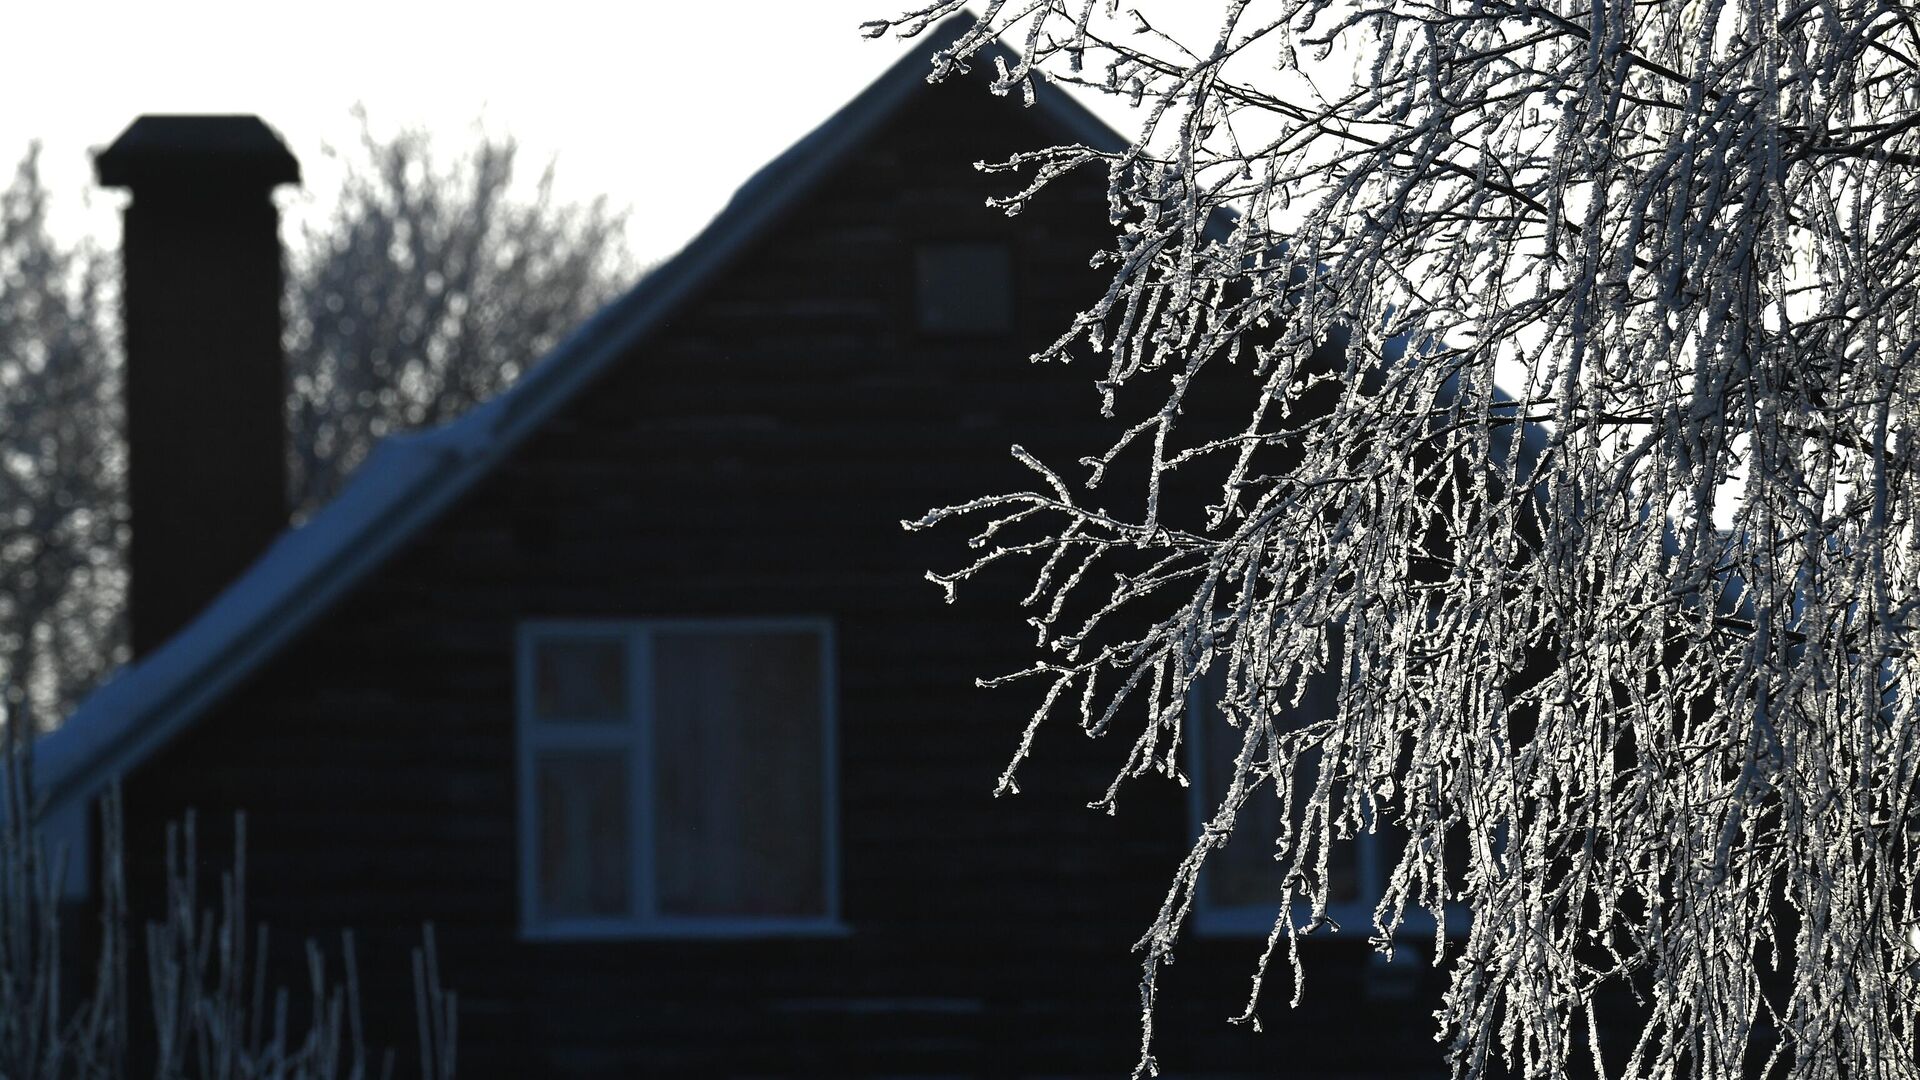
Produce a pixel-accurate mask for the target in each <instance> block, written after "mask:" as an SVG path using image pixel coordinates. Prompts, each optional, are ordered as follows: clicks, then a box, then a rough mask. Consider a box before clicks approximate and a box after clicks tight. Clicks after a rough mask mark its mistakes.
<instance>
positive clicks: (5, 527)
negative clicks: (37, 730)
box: [0, 147, 126, 717]
mask: <svg viewBox="0 0 1920 1080" xmlns="http://www.w3.org/2000/svg"><path fill="white" fill-rule="evenodd" d="M49 202H50V198H49V193H48V191H47V189H46V186H45V184H44V183H43V182H42V180H41V177H40V168H39V150H38V148H37V147H29V148H28V150H27V153H26V155H25V156H24V157H23V158H21V160H20V162H19V165H18V166H17V168H16V169H15V171H14V176H13V179H12V180H11V182H9V183H8V185H7V186H6V188H5V189H4V190H0V709H4V710H6V711H7V712H11V713H15V714H20V712H21V710H22V707H23V706H30V709H29V710H28V711H30V712H32V713H33V714H35V715H39V716H42V717H44V716H48V715H58V710H60V709H62V708H63V706H65V705H66V704H69V703H70V702H71V700H72V697H73V693H74V688H75V685H76V683H85V682H88V681H90V680H91V679H92V678H94V677H95V676H96V675H97V673H99V672H102V671H104V670H105V668H106V665H107V664H108V662H109V661H111V660H112V659H113V658H115V657H116V656H117V655H118V654H119V653H120V651H121V650H122V647H123V644H124V641H125V631H124V627H123V626H122V623H121V620H120V619H119V617H118V613H119V611H120V609H121V608H122V606H123V605H124V604H125V600H126V564H125V547H126V542H125V536H124V531H125V521H126V514H125V500H126V493H125V489H124V483H125V476H126V467H125V449H124V446H123V444H122V442H121V439H120V434H119V433H120V430H121V419H120V418H121V409H120V367H119V356H120V349H119V337H118V333H117V329H116V323H115V322H114V321H113V320H109V319H108V318H107V317H106V313H107V312H108V311H109V310H110V309H111V307H112V303H113V298H114V297H115V296H116V295H117V293H116V292H115V290H114V289H113V276H112V275H111V274H110V273H109V269H110V266H111V264H110V263H109V262H108V261H107V260H106V259H105V258H104V257H103V256H102V255H101V253H100V251H99V249H98V248H96V247H95V246H93V245H91V244H87V243H80V244H68V243H64V242H62V241H61V240H60V239H59V238H57V237H56V236H54V234H53V233H52V232H51V231H50V230H49V228H48V223H47V211H48V206H49ZM29 688H32V689H33V690H34V691H35V693H34V694H33V700H32V701H31V702H28V701H26V700H25V697H26V693H27V690H28V689H29Z"/></svg>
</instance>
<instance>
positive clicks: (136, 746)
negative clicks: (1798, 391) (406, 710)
mask: <svg viewBox="0 0 1920 1080" xmlns="http://www.w3.org/2000/svg"><path fill="white" fill-rule="evenodd" d="M970 25H971V18H970V17H969V16H966V15H959V16H955V17H954V18H951V19H949V20H947V22H945V23H944V24H942V25H941V26H939V27H937V28H936V29H935V30H934V31H932V32H931V33H929V34H928V35H927V39H926V43H927V48H924V49H919V50H915V51H914V52H912V53H909V54H908V55H907V56H906V57H905V58H903V59H901V60H900V61H899V62H898V63H896V64H894V65H893V66H892V67H891V68H889V69H888V70H887V71H886V73H885V74H883V75H881V76H880V78H878V79H877V80H875V81H874V83H873V84H872V85H871V86H869V87H868V88H867V89H866V90H864V91H862V92H861V93H860V94H859V96H857V97H855V98H854V99H853V100H852V101H851V102H849V103H848V104H847V105H846V106H844V107H843V108H842V109H841V110H840V111H839V112H837V113H835V114H834V115H833V116H832V117H831V118H829V119H828V120H827V121H826V122H825V123H823V124H821V125H820V126H819V127H818V128H815V129H814V130H813V131H812V132H811V133H809V134H808V135H807V136H806V137H804V138H802V139H801V140H800V141H799V142H797V143H795V144H794V145H793V146H792V147H791V148H789V149H788V150H787V151H786V152H785V153H783V154H782V155H780V156H779V157H778V158H775V159H774V160H773V161H771V162H769V163H768V164H767V165H766V166H764V167H763V168H761V169H760V171H759V172H757V173H755V174H754V175H753V176H752V177H751V178H749V179H748V180H747V182H746V183H745V184H743V185H742V186H741V187H740V189H739V190H738V191H737V192H736V193H735V194H734V196H733V198H732V200H730V201H729V202H728V204H727V206H726V207H725V208H724V209H723V210H721V211H720V213H719V214H718V215H717V216H716V217H715V218H714V220H713V221H712V223H711V224H709V225H708V226H707V227H706V228H705V229H704V230H702V231H701V232H700V234H699V235H698V236H696V237H694V239H693V240H692V241H690V242H689V243H688V244H687V246H686V247H685V248H684V249H682V250H681V252H680V253H679V254H678V255H676V256H674V257H673V258H672V259H670V260H668V261H667V262H665V263H663V264H662V265H660V266H659V267H658V268H656V269H655V270H654V271H653V272H652V273H650V274H649V275H648V276H647V277H646V278H645V279H644V280H642V281H641V282H640V283H639V284H638V285H636V286H635V287H634V288H633V289H632V290H630V291H629V292H627V293H626V294H625V295H624V296H622V297H621V298H619V299H618V300H615V301H614V302H613V303H611V304H609V305H608V306H607V307H605V308H603V309H602V310H601V311H600V312H599V313H598V314H596V315H595V316H594V317H593V318H591V319H589V320H588V321H587V322H586V323H585V324H584V325H582V326H581V327H580V328H579V329H578V330H576V331H575V332H574V333H573V334H572V335H570V336H569V337H568V338H567V339H566V340H565V341H563V342H562V343H561V344H560V345H559V346H557V347H556V348H555V349H554V350H553V351H552V352H551V353H549V354H548V355H547V356H546V357H545V358H544V359H543V360H541V361H540V362H539V363H538V364H537V365H535V366H534V367H533V369H532V370H531V371H529V372H528V373H527V375H526V376H525V377H524V378H522V379H521V380H520V381H519V382H518V383H517V384H515V385H514V386H513V387H512V388H511V389H509V390H507V391H506V392H504V393H502V394H501V395H499V396H498V397H496V398H494V399H493V400H491V401H489V402H487V403H486V404H485V405H482V406H480V407H479V408H476V409H474V410H472V411H471V412H469V413H467V414H466V415H465V416H462V417H461V418H460V419H458V420H455V421H453V422H452V423H450V424H447V425H445V426H443V427H440V428H437V429H434V430H431V431H425V432H419V433H413V434H405V435H396V436H391V437H389V438H387V439H385V440H383V441H382V442H381V443H380V444H379V445H378V446H376V447H375V448H374V451H373V453H372V454H370V455H369V456H368V458H367V460H366V462H365V464H363V465H362V466H361V467H360V468H359V469H358V470H357V471H356V472H355V473H354V474H353V477H352V479H351V480H350V481H349V482H348V484H347V485H346V487H345V488H344V490H342V491H341V493H340V494H339V496H338V497H337V498H335V499H334V500H333V501H332V502H331V503H329V504H327V505H326V506H325V507H324V508H322V509H321V510H320V512H318V513H317V514H315V515H314V516H313V517H312V518H311V519H310V520H309V521H307V522H306V523H305V524H304V525H301V526H298V527H295V528H292V529H289V530H287V531H286V532H285V533H282V534H281V536H280V537H279V538H278V539H277V540H276V541H275V542H274V543H273V545H272V546H271V547H269V548H268V549H267V551H266V553H265V554H263V555H261V556H260V558H259V559H258V560H256V561H255V562H254V563H253V565H252V566H251V567H249V568H248V569H247V571H246V572H245V573H244V574H242V575H240V577H239V578H237V579H236V580H235V581H234V582H233V584H231V585H230V586H228V587H227V589H226V590H225V591H223V592H222V593H221V594H220V595H219V596H217V597H216V598H215V599H214V600H213V601H212V602H211V603H210V604H208V606H207V607H206V609H205V610H204V611H202V612H201V613H200V615H199V616H198V617H196V618H195V619H194V620H193V621H192V622H190V623H188V624H187V625H186V626H185V627H184V628H182V629H181V631H180V632H179V633H178V634H176V635H174V636H173V637H172V638H170V639H169V640H168V641H167V642H166V643H165V644H164V645H162V646H161V647H159V648H158V649H155V650H154V651H153V652H151V653H149V654H148V655H146V656H145V657H143V658H141V659H140V660H138V661H136V662H134V663H132V664H129V665H127V666H125V667H123V668H121V669H120V670H119V672H117V673H116V674H115V675H114V676H113V678H112V679H111V680H110V681H109V682H107V684H106V685H104V686H102V687H101V688H100V689H99V690H98V691H96V692H95V693H94V694H92V695H91V696H90V697H88V698H87V700H86V701H85V702H83V703H82V704H81V706H80V707H79V709H77V710H76V711H75V712H74V714H73V715H72V716H71V717H70V718H69V719H68V720H67V722H66V724H65V725H63V726H62V727H61V728H59V729H58V730H56V731H54V732H53V733H51V734H49V735H47V736H46V737H44V738H42V739H41V740H40V741H39V743H38V744H37V745H36V747H35V757H34V776H35V780H36V783H37V785H38V787H39V794H40V803H41V807H42V812H43V815H44V816H45V817H47V818H53V817H59V818H61V819H64V820H72V819H73V817H74V814H75V812H76V811H78V810H81V809H83V808H84V807H85V806H86V805H87V803H88V801H90V800H91V799H93V798H94V797H95V796H97V795H98V794H99V793H100V792H101V791H102V790H103V789H104V788H105V787H106V785H107V784H108V783H110V782H111V781H112V780H113V779H114V778H115V777H118V776H120V775H122V774H123V773H124V772H125V771H126V770H128V769H129V768H132V767H133V766H135V765H138V764H139V763H140V762H141V761H142V760H144V759H145V758H146V757H147V756H148V755H149V754H151V753H153V752H154V751H155V750H157V749H159V748H160V747H161V746H163V745H165V744H166V743H167V742H168V741H169V740H170V739H172V738H173V737H174V736H175V735H176V734H178V733H179V732H180V731H181V730H182V729H184V728H185V727H186V726H187V725H189V724H191V723H193V721H194V720H195V719H197V718H198V717H199V716H200V715H201V714H202V713H203V712H205V711H206V710H207V709H208V708H209V707H211V706H212V705H214V704H215V703H216V702H218V701H220V700H221V699H222V698H223V697H224V696H225V695H226V694H227V693H228V692H230V691H231V690H232V689H233V688H234V687H235V686H236V685H237V684H238V683H239V682H240V681H241V680H242V679H243V678H245V677H246V676H247V675H248V674H249V673H250V672H252V671H254V670H255V669H256V668H258V667H259V666H260V665H261V664H262V663H265V662H266V661H267V660H268V659H270V658H272V657H273V656H274V655H275V654H276V653H278V652H279V650H280V649H281V648H283V647H284V646H286V645H287V643H288V642H290V641H291V640H293V638H294V637H295V635H297V634H298V633H299V632H300V631H301V630H302V629H304V628H305V627H307V626H308V625H309V624H311V623H312V622H313V621H314V619H316V618H318V617H319V616H320V615H321V614H322V613H323V612H325V611H327V610H328V609H329V607H330V606H331V605H332V604H333V602H334V601H336V600H337V599H339V598H340V597H341V596H342V595H344V594H346V593H347V592H349V591H350V590H352V589H353V588H354V587H355V586H356V585H358V584H359V583H360V582H361V581H363V580H364V579H365V578H366V577H367V575H368V574H370V573H371V572H372V571H373V570H374V569H375V568H376V567H378V566H380V565H381V564H382V563H383V562H384V561H385V560H386V559H387V558H388V557H389V556H390V555H392V554H393V553H394V552H395V551H396V550H398V549H399V548H400V547H401V546H402V545H404V544H405V543H406V542H407V541H408V540H409V539H411V538H412V537H413V536H415V535H416V534H418V533H419V532H420V530H421V529H423V528H425V527H426V526H427V525H428V524H429V523H431V522H432V521H434V520H435V519H436V518H437V517H438V516H439V514H440V513H441V512H442V511H443V510H445V509H446V508H447V507H448V506H449V505H450V504H451V503H452V502H453V501H454V500H455V499H457V498H458V497H459V496H460V495H461V494H462V493H464V492H465V491H467V490H468V489H470V488H471V487H472V486H473V485H474V484H475V483H476V482H478V481H479V480H480V479H481V478H482V477H484V476H486V475H487V474H488V473H489V472H490V471H491V470H492V469H493V467H494V466H495V465H496V464H498V463H499V462H500V461H501V460H502V459H503V458H505V457H506V456H507V455H508V454H510V453H512V451H513V449H514V448H515V447H516V446H518V445H519V443H520V442H521V440H523V439H525V438H526V437H527V436H528V435H529V434H531V433H532V432H533V431H534V430H536V429H537V428H539V427H540V425H541V424H542V423H544V422H545V421H546V420H547V419H548V418H549V417H550V416H552V415H553V414H554V412H555V411H557V410H558V409H559V408H561V407H562V406H563V405H565V404H566V403H567V402H568V401H570V400H571V399H572V398H573V396H574V395H575V394H576V393H577V392H578V391H579V390H580V389H581V388H582V387H583V386H585V385H586V384H587V383H588V382H589V381H590V380H591V379H592V378H593V377H594V376H595V375H596V374H598V373H599V372H600V371H602V370H604V369H605V368H607V367H608V366H609V365H611V364H613V363H615V362H616V361H617V360H618V359H619V358H620V357H622V356H625V355H628V354H629V353H631V351H632V350H633V349H634V348H635V347H636V346H637V345H638V344H639V343H640V342H641V341H642V340H643V339H644V338H645V337H646V336H647V335H648V334H649V333H650V332H651V331H652V330H653V329H654V328H655V327H656V326H658V325H660V324H661V322H662V321H663V320H664V319H665V318H666V317H667V316H668V315H670V314H671V313H672V312H673V311H675V310H676V309H677V308H678V307H679V305H680V304H682V303H683V302H685V301H686V300H687V299H688V298H689V297H690V296H692V295H693V294H695V293H696V292H697V291H698V290H699V289H700V288H701V287H703V286H704V285H705V284H706V283H707V282H708V281H710V280H712V279H713V278H714V277H715V276H716V275H717V274H719V273H720V272H721V271H723V270H724V269H725V268H726V267H727V266H728V265H730V264H731V262H732V260H733V258H734V257H735V256H736V255H738V254H740V253H741V252H742V250H743V249H744V248H745V247H746V246H747V245H748V244H750V243H751V242H752V241H753V240H754V239H755V238H757V237H758V236H760V235H761V234H762V233H763V232H764V231H765V230H766V229H767V228H768V227H769V226H770V225H772V224H773V223H774V222H775V221H777V220H778V219H779V218H780V217H781V216H783V215H784V214H785V213H786V212H787V211H788V210H789V209H791V208H792V207H794V206H795V205H797V204H798V203H799V202H800V201H801V200H802V199H803V198H805V197H806V196H807V195H808V194H810V193H811V192H812V190H813V189H814V187H815V186H816V185H818V184H819V183H820V182H821V181H822V180H823V179H825V177H826V176H827V175H828V174H829V173H830V171H831V170H832V168H833V166H835V165H836V164H838V163H839V162H840V161H841V160H843V159H844V157H845V155H846V154H847V153H848V152H850V151H851V150H853V149H854V148H856V147H857V146H859V145H860V144H861V143H863V142H864V141H865V140H866V139H867V138H868V137H870V136H871V135H872V134H874V133H875V131H876V130H877V129H878V128H879V127H880V125H882V124H883V123H885V122H886V121H887V120H888V119H889V118H891V117H892V116H893V115H894V114H895V113H896V112H897V111H898V110H899V109H900V108H901V106H903V105H904V104H905V103H906V102H907V101H909V100H910V99H911V98H912V96H913V94H914V93H915V92H916V91H917V90H919V89H920V88H921V87H922V86H924V85H925V81H926V80H925V75H926V72H927V70H928V66H927V63H928V62H927V57H928V56H929V55H930V53H931V52H932V51H933V50H934V49H937V48H940V47H941V46H944V45H947V44H950V43H951V42H952V41H954V40H955V39H956V38H957V37H958V36H959V35H960V34H961V33H963V32H964V31H965V30H966V29H967V27H968V26H970ZM1007 55H1009V56H1010V55H1011V54H1010V53H1009V54H1007ZM1036 90H1037V94H1036V100H1035V109H1034V112H1035V113H1036V114H1037V118H1038V119H1039V121H1040V122H1041V123H1042V124H1044V125H1046V126H1048V127H1051V128H1052V129H1054V131H1055V132H1056V133H1057V135H1058V136H1059V137H1062V138H1065V139H1069V140H1072V141H1076V142H1080V143H1082V144H1085V145H1087V146H1089V147H1093V148H1096V149H1101V150H1109V151H1111V150H1117V149H1120V148H1122V147H1124V146H1125V145H1126V141H1125V140H1124V139H1122V138H1120V137H1119V136H1118V135H1117V134H1115V133H1114V132H1113V130H1112V129H1110V128H1108V127H1107V126H1106V125H1105V124H1103V123H1102V122H1101V121H1100V120H1098V119H1097V118H1095V117H1094V116H1093V114H1092V113H1090V112H1088V111H1087V110H1086V109H1085V108H1083V107H1082V106H1080V105H1079V104H1078V103H1076V102H1074V101H1073V100H1072V99H1071V98H1070V97H1068V96H1067V95H1066V94H1065V93H1063V92H1062V91H1060V90H1059V89H1057V88H1055V87H1052V86H1048V85H1045V84H1041V85H1039V86H1037V87H1036Z"/></svg>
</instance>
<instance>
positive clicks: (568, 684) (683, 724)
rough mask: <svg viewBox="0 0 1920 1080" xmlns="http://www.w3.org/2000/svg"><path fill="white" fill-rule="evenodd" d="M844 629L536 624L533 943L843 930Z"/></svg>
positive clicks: (527, 882) (530, 752)
mask: <svg viewBox="0 0 1920 1080" xmlns="http://www.w3.org/2000/svg"><path fill="white" fill-rule="evenodd" d="M829 630H830V628H829V627H828V626H827V625H826V624H825V623H824V622H821V621H819V620H800V619H728V620H711V621H694V620H649V621H644V622H630V623H594V624H578V623H576V624H568V625H557V624H555V625H538V624H536V625H530V626H528V627H526V628H524V629H523V631H522V645H521V651H520V656H521V669H520V670H521V679H522V680H523V685H525V686H526V687H527V689H526V691H524V692H523V694H524V696H523V702H524V703H525V705H524V707H525V712H524V713H523V715H522V718H521V723H520V754H521V773H520V775H521V792H522V795H521V817H520V820H521V868H522V869H521V874H522V895H521V899H522V912H523V914H522V919H523V921H522V926H523V930H524V932H526V933H527V934H529V935H530V936H536V937H544V938H571V937H617V936H633V935H643V936H659V935H674V936H694V937H700V936H728V937H738V936H757V935H767V934H784V933H818V932H828V931H832V930H834V929H835V928H837V926H838V923H837V922H836V921H835V912H836V909H837V899H836V895H837V892H836V887H835V876H834V867H835V865H836V851H835V845H834V830H835V824H834V822H835V815H834V808H833V790H834V787H833V778H834V772H833V764H834V761H833V698H832V690H831V679H832V667H831V658H832V650H831V634H830V632H829ZM629 687H632V690H631V692H629V689H628V688H629ZM583 721H585V722H583Z"/></svg>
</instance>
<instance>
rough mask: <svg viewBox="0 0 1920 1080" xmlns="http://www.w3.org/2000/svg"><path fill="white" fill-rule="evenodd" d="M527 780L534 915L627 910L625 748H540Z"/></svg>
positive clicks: (620, 912)
mask: <svg viewBox="0 0 1920 1080" xmlns="http://www.w3.org/2000/svg"><path fill="white" fill-rule="evenodd" d="M534 785H535V800H536V802H535V805H537V806H538V807H539V813H540V819H539V822H540V837H539V845H540V881H539V894H540V895H539V900H540V916H541V917H542V918H548V919H556V918H576V917H581V916H596V915H611V916H625V915H627V914H629V913H630V911H631V904H630V902H629V897H628V890H629V882H630V881H631V880H632V873H631V872H630V869H629V865H628V863H627V853H628V851H629V850H631V845H630V844H629V842H628V820H629V819H628V802H627V755H626V753H625V752H624V751H612V752H608V751H594V750H570V751H545V752H543V753H541V754H540V755H539V756H538V757H537V758H535V760H534Z"/></svg>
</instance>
